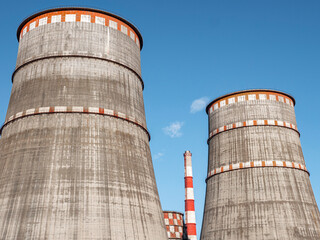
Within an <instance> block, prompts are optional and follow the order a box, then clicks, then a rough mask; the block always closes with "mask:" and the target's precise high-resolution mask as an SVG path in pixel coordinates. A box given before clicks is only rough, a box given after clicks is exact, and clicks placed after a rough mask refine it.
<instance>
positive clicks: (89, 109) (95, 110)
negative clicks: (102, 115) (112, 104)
mask: <svg viewBox="0 0 320 240" xmlns="http://www.w3.org/2000/svg"><path fill="white" fill-rule="evenodd" d="M88 111H89V112H91V113H99V108H97V107H89V108H88Z"/></svg>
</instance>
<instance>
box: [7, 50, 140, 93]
mask: <svg viewBox="0 0 320 240" xmlns="http://www.w3.org/2000/svg"><path fill="white" fill-rule="evenodd" d="M50 58H91V59H96V60H101V61H107V62H111V63H114V64H117V65H119V66H121V67H124V68H126V69H128V70H129V71H131V72H133V73H134V74H135V75H136V76H137V77H138V78H139V80H140V82H141V85H142V90H143V89H144V82H143V80H142V77H141V76H140V75H139V73H137V72H136V71H135V70H133V69H132V68H130V67H128V66H126V65H124V64H122V63H119V62H116V61H114V60H110V59H108V58H102V57H95V56H87V55H81V54H71V55H52V56H46V57H40V58H36V59H33V60H30V61H28V62H25V63H23V64H22V65H20V66H19V67H17V68H16V69H15V70H14V71H13V73H12V76H11V81H12V83H13V78H14V76H15V74H16V73H17V72H18V71H19V70H20V69H21V68H23V67H24V66H26V65H28V64H30V63H33V62H36V61H41V60H45V59H50Z"/></svg>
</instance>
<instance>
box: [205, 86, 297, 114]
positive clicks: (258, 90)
mask: <svg viewBox="0 0 320 240" xmlns="http://www.w3.org/2000/svg"><path fill="white" fill-rule="evenodd" d="M250 92H271V93H272V92H273V93H280V94H283V95H286V96H287V97H289V98H291V100H292V101H293V105H295V104H296V100H295V99H294V97H292V96H291V95H290V94H288V93H286V92H282V91H278V90H273V89H247V90H241V91H236V92H231V93H227V94H224V95H222V96H220V97H218V98H215V99H214V100H212V101H210V103H209V104H208V105H207V107H206V113H207V114H208V111H209V108H210V107H211V106H212V105H213V104H214V103H215V102H217V101H219V100H220V99H222V98H225V97H229V96H232V95H236V94H240V93H250Z"/></svg>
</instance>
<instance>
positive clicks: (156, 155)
mask: <svg viewBox="0 0 320 240" xmlns="http://www.w3.org/2000/svg"><path fill="white" fill-rule="evenodd" d="M163 155H164V153H162V152H158V153H157V154H155V155H153V159H154V160H157V159H160V158H161V157H162V156H163Z"/></svg>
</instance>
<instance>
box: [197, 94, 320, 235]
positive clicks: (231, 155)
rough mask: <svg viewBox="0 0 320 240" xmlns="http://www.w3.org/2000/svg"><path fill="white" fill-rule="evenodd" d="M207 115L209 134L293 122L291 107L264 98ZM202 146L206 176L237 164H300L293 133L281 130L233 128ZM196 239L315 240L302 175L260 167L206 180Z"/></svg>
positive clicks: (318, 229)
mask: <svg viewBox="0 0 320 240" xmlns="http://www.w3.org/2000/svg"><path fill="white" fill-rule="evenodd" d="M270 93H276V92H273V91H270ZM237 94H239V93H237ZM243 94H259V91H258V90H257V91H244V92H243ZM240 95H241V93H240ZM231 97H232V94H231ZM214 103H215V102H212V103H211V104H210V105H212V104H214ZM208 114H209V131H210V132H211V131H213V130H214V129H217V128H219V127H221V126H225V125H228V124H232V123H236V122H244V121H248V120H278V121H287V122H290V123H292V124H296V120H295V114H294V107H293V106H290V105H289V104H287V103H284V102H280V101H272V100H269V99H266V100H260V99H258V100H251V101H248V100H247V101H242V102H235V103H231V104H227V105H225V106H222V107H220V108H219V109H216V110H214V111H212V112H209V113H208ZM208 144H209V159H208V173H209V172H210V171H212V170H213V169H217V168H220V167H222V166H226V165H229V164H237V163H240V162H259V161H281V162H282V161H288V162H294V163H297V164H303V165H305V161H304V158H303V154H302V150H301V144H300V139H299V133H298V132H296V131H295V130H293V129H289V128H285V127H281V126H250V127H239V128H235V129H231V130H227V131H224V132H221V133H218V134H216V135H214V136H213V137H212V138H210V139H209V141H208ZM201 239H202V240H212V239H219V240H220V239H221V240H225V239H230V240H247V239H249V240H256V239H259V240H260V239H261V240H263V239H265V240H269V239H270V240H271V239H274V240H275V239H281V240H289V239H290V240H293V239H297V240H302V239H304V240H305V239H313V240H316V239H320V214H319V210H318V207H317V204H316V201H315V198H314V195H313V191H312V188H311V184H310V180H309V175H308V173H307V172H305V171H302V170H300V169H293V168H286V167H274V166H270V167H268V166H266V167H252V168H243V169H237V170H231V171H225V172H222V173H220V174H216V175H213V176H211V177H209V178H208V179H207V192H206V202H205V209H204V217H203V225H202V231H201Z"/></svg>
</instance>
